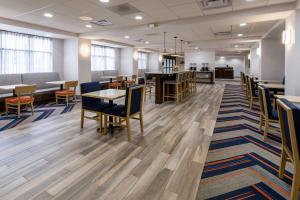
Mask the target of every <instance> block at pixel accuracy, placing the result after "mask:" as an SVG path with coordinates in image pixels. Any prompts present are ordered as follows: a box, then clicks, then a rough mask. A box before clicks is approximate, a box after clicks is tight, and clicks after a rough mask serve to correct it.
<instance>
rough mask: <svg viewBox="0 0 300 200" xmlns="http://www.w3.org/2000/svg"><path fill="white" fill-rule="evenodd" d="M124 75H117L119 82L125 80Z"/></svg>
mask: <svg viewBox="0 0 300 200" xmlns="http://www.w3.org/2000/svg"><path fill="white" fill-rule="evenodd" d="M123 78H124V77H123V76H117V77H116V80H117V82H119V83H121V82H123Z"/></svg>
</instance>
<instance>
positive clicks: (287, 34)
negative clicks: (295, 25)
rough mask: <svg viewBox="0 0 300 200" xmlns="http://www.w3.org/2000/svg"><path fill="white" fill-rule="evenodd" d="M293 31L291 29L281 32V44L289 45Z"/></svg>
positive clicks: (291, 41)
mask: <svg viewBox="0 0 300 200" xmlns="http://www.w3.org/2000/svg"><path fill="white" fill-rule="evenodd" d="M292 35H293V32H292V30H291V29H288V30H284V31H283V32H282V44H285V45H289V44H292V43H293V36H292Z"/></svg>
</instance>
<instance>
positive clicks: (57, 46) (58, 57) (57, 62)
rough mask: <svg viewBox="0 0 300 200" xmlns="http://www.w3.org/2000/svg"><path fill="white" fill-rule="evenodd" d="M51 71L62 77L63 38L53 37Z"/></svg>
mask: <svg viewBox="0 0 300 200" xmlns="http://www.w3.org/2000/svg"><path fill="white" fill-rule="evenodd" d="M53 72H58V73H59V76H60V78H61V79H64V40H61V39H53Z"/></svg>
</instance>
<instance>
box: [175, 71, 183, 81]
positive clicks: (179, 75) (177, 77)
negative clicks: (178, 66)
mask: <svg viewBox="0 0 300 200" xmlns="http://www.w3.org/2000/svg"><path fill="white" fill-rule="evenodd" d="M182 81H183V73H177V74H176V82H177V83H181V82H182Z"/></svg>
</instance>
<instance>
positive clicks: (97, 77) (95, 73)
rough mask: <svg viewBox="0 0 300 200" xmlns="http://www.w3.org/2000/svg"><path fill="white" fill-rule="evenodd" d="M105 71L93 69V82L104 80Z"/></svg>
mask: <svg viewBox="0 0 300 200" xmlns="http://www.w3.org/2000/svg"><path fill="white" fill-rule="evenodd" d="M102 76H103V71H92V82H100V81H102V78H101V77H102Z"/></svg>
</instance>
